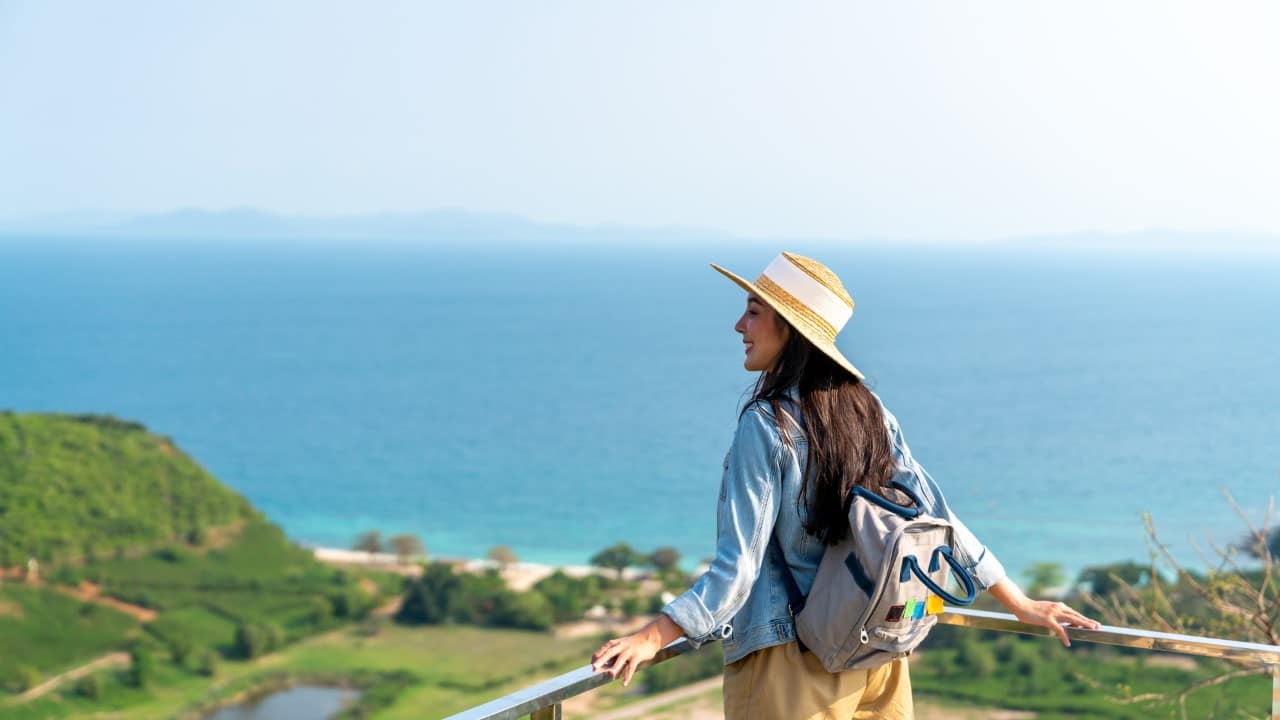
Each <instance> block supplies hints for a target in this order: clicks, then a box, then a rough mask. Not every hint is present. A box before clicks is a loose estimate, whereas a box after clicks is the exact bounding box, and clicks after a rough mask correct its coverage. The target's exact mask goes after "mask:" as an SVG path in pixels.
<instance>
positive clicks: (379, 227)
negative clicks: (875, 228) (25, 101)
mask: <svg viewBox="0 0 1280 720" xmlns="http://www.w3.org/2000/svg"><path fill="white" fill-rule="evenodd" d="M5 236H9V237H31V236H50V237H56V236H63V237H81V238H90V237H92V238H132V239H148V238H209V239H212V238H223V239H244V240H267V239H279V240H288V239H298V240H303V239H306V240H394V241H401V242H431V243H444V244H448V243H457V242H482V243H507V242H515V243H520V244H527V245H530V246H537V247H549V246H556V245H573V244H600V243H606V244H608V243H627V242H628V241H646V242H651V241H653V240H655V239H658V240H667V241H671V242H701V243H708V244H721V243H734V244H739V245H741V244H747V245H768V246H769V247H771V248H772V247H775V246H776V245H777V243H778V241H779V239H778V238H767V237H754V236H743V235H738V234H734V233H729V232H725V231H721V230H715V229H707V228H694V227H685V226H669V225H666V226H664V225H659V226H648V227H646V226H639V225H622V224H611V223H606V224H598V225H582V224H571V223H551V222H540V221H537V220H532V219H529V218H526V217H522V216H519V215H514V214H510V213H491V212H477V211H471V210H462V209H437V210H426V211H418V212H381V213H360V214H348V215H333V216H301V215H290V214H284V213H276V212H271V211H268V210H263V209H260V208H254V207H236V208H226V209H217V210H210V209H202V208H182V209H177V210H173V211H169V212H158V213H123V212H109V211H90V210H83V211H67V212H62V213H49V214H44V215H38V216H31V217H23V218H8V219H0V239H3V238H4V237H5ZM786 242H787V243H788V244H792V245H795V244H833V243H835V244H841V245H847V244H849V243H855V244H859V245H868V246H875V245H880V246H883V245H890V244H892V245H907V246H910V245H918V244H937V245H943V246H954V247H991V248H1001V249H1080V250H1135V251H1152V250H1156V251H1159V250H1170V251H1180V250H1215V251H1245V252H1264V253H1280V234H1277V233H1268V232H1259V231H1252V230H1243V229H1233V228H1232V229H1226V228H1224V229H1221V230H1197V231H1185V230H1176V229H1170V228H1147V229H1142V230H1134V231H1130V232H1103V231H1092V230H1083V231H1077V232H1065V233H1041V234H1026V235H1018V236H1010V237H997V238H990V239H986V240H982V241H977V242H961V241H949V242H944V243H929V242H928V241H923V240H918V239H912V238H886V237H860V238H844V237H812V238H795V237H788V238H786Z"/></svg>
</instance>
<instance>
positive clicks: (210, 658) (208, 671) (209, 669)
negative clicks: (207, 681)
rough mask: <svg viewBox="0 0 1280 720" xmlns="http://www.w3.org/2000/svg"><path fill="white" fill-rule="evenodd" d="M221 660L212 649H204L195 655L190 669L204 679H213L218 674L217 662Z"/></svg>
mask: <svg viewBox="0 0 1280 720" xmlns="http://www.w3.org/2000/svg"><path fill="white" fill-rule="evenodd" d="M221 659H222V658H221V656H219V655H218V653H217V652H215V651H214V650H213V649H212V648H205V649H203V650H201V651H200V652H199V653H197V654H196V657H195V662H194V663H192V668H193V669H194V670H195V671H196V672H198V673H200V674H201V675H203V676H205V677H213V676H214V675H217V674H218V662H219V661H220V660H221Z"/></svg>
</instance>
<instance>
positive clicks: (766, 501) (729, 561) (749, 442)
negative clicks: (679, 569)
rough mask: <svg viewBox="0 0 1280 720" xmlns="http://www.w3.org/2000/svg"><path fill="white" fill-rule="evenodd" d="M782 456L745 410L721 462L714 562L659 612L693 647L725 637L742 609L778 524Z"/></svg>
mask: <svg viewBox="0 0 1280 720" xmlns="http://www.w3.org/2000/svg"><path fill="white" fill-rule="evenodd" d="M782 452H783V448H782V441H781V439H780V437H779V435H778V429H777V425H776V423H775V422H774V420H773V419H772V418H771V417H770V416H768V415H766V414H765V413H764V412H763V411H762V410H761V409H760V408H759V406H753V407H751V408H748V409H747V411H746V412H744V413H743V414H742V417H741V419H740V420H739V422H738V429H737V432H736V433H735V434H734V436H733V444H732V446H731V447H730V448H729V454H728V455H727V456H726V457H725V467H724V474H723V476H722V478H721V481H720V501H719V503H718V505H717V511H716V556H715V559H714V560H713V561H712V562H711V567H710V568H708V569H707V571H706V572H705V573H703V574H702V576H701V577H699V578H698V579H697V581H696V582H694V584H693V587H691V588H689V589H688V590H687V591H685V592H684V593H682V594H681V595H680V596H679V597H676V598H675V599H674V600H672V601H671V602H670V603H668V604H667V605H666V606H665V607H663V608H662V612H663V613H664V614H665V615H667V616H668V617H670V618H671V619H672V620H673V621H674V622H675V623H676V624H677V625H679V626H680V627H681V628H682V629H684V632H685V636H686V637H688V638H689V641H690V642H691V643H693V645H694V647H698V646H700V645H701V644H702V643H704V642H706V641H707V640H709V639H712V638H723V637H725V636H726V635H727V634H728V632H729V630H728V623H729V621H730V620H731V619H732V618H733V616H734V615H735V614H736V613H737V612H738V611H739V610H741V609H742V607H743V606H744V605H746V602H747V596H748V594H749V593H750V592H751V586H752V585H753V584H755V581H756V577H757V576H758V575H759V573H760V565H761V563H762V562H763V560H764V554H765V551H766V550H767V549H768V547H769V538H770V536H771V535H772V533H773V527H774V525H775V524H776V523H777V519H778V498H779V497H780V496H781V493H782V477H781V475H782V462H781V457H782Z"/></svg>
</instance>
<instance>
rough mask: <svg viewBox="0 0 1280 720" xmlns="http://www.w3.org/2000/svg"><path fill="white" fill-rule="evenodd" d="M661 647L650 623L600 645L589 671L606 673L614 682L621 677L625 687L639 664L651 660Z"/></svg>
mask: <svg viewBox="0 0 1280 720" xmlns="http://www.w3.org/2000/svg"><path fill="white" fill-rule="evenodd" d="M662 646H663V642H662V637H661V634H660V632H659V631H658V628H657V626H656V623H650V624H648V625H645V626H644V627H643V628H640V630H638V631H636V632H635V633H633V634H631V635H626V636H624V637H620V638H614V639H613V640H610V641H609V642H607V643H605V644H604V645H602V646H601V647H600V649H599V650H597V651H596V652H595V654H594V655H592V656H591V669H592V670H594V671H596V672H600V671H601V670H603V671H605V672H608V673H609V674H610V675H611V676H613V678H614V679H615V680H616V679H617V678H618V677H621V678H622V685H623V687H626V686H627V685H629V684H630V683H631V676H632V675H635V673H636V668H637V667H638V666H639V665H640V663H642V662H644V661H645V660H652V659H653V656H654V655H657V654H658V651H659V650H661V649H662Z"/></svg>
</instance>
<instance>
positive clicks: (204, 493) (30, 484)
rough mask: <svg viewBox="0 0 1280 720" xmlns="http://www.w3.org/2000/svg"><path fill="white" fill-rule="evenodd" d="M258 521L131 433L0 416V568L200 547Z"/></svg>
mask: <svg viewBox="0 0 1280 720" xmlns="http://www.w3.org/2000/svg"><path fill="white" fill-rule="evenodd" d="M260 520H262V517H261V515H260V514H259V513H258V512H257V511H256V510H254V509H253V507H252V506H250V504H249V502H248V501H247V500H245V499H244V498H243V497H241V496H240V495H238V494H236V493H235V492H233V491H232V490H230V489H228V488H227V487H226V486H224V485H222V484H221V483H219V482H218V481H217V480H215V479H214V478H213V476H211V475H210V474H209V473H208V472H206V471H205V470H204V469H203V468H201V467H200V466H199V465H198V464H196V462H195V461H194V460H192V459H191V458H190V457H188V456H187V455H186V454H185V453H183V452H182V451H180V450H178V449H177V448H176V447H174V445H173V443H172V442H171V441H170V440H169V439H168V438H165V437H162V436H159V435H155V434H153V433H150V432H147V429H146V428H145V427H143V426H142V425H141V424H138V423H133V422H126V421H122V420H118V419H116V418H113V417H110V416H101V415H55V414H39V413H13V412H10V411H4V412H0V568H3V567H11V566H15V565H20V564H22V563H25V562H26V560H27V558H28V557H35V558H37V559H38V560H40V561H41V562H53V563H58V562H65V561H78V560H82V559H85V558H91V557H94V556H98V557H102V556H106V555H109V554H114V553H117V552H120V551H128V550H131V549H135V548H140V547H142V548H146V547H153V546H156V545H160V544H164V543H169V542H175V541H195V542H200V541H201V539H202V538H203V537H204V534H205V533H206V532H207V530H208V529H209V528H213V527H217V526H222V525H228V524H231V523H236V522H237V521H260Z"/></svg>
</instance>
